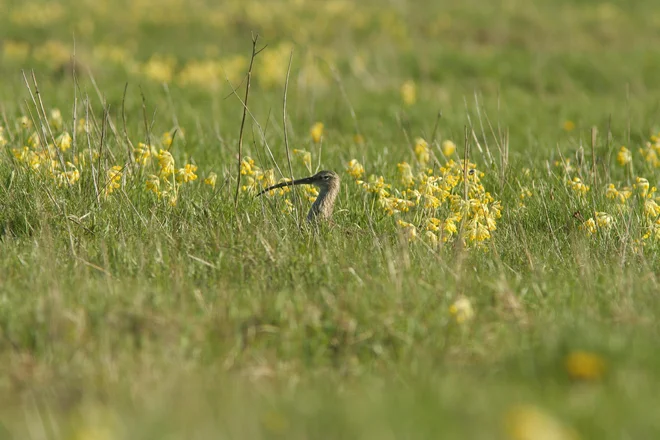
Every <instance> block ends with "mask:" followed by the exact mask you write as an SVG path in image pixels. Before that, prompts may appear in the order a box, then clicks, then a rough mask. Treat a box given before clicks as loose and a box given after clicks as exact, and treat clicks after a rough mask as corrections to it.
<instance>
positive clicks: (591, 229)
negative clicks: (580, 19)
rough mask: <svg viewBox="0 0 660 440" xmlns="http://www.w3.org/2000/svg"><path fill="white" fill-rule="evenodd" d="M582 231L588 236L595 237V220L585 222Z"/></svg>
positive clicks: (581, 226) (581, 227)
mask: <svg viewBox="0 0 660 440" xmlns="http://www.w3.org/2000/svg"><path fill="white" fill-rule="evenodd" d="M580 229H582V230H583V231H585V232H586V233H587V235H593V234H595V233H596V231H597V229H596V221H595V220H594V219H593V218H590V219H589V220H587V221H585V222H584V223H582V224H581V225H580Z"/></svg>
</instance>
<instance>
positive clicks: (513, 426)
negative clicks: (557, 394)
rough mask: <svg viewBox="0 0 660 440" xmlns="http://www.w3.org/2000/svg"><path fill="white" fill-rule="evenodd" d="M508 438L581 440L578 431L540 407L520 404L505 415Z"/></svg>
mask: <svg viewBox="0 0 660 440" xmlns="http://www.w3.org/2000/svg"><path fill="white" fill-rule="evenodd" d="M505 427H506V433H507V436H508V437H507V438H509V439H511V440H532V439H534V440H537V439H552V440H579V439H580V436H579V435H578V434H577V432H576V431H575V430H574V429H573V428H571V427H569V426H566V425H564V424H563V423H562V422H561V421H560V420H559V419H557V418H555V417H554V416H552V415H551V414H550V413H548V412H546V411H543V410H542V409H540V408H537V407H535V406H531V405H520V406H515V407H513V408H510V409H509V410H508V411H507V413H506V417H505Z"/></svg>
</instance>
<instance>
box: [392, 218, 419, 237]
mask: <svg viewBox="0 0 660 440" xmlns="http://www.w3.org/2000/svg"><path fill="white" fill-rule="evenodd" d="M397 224H398V225H399V227H400V228H401V231H402V232H403V236H404V237H405V238H406V240H408V241H415V239H416V238H417V228H416V227H415V225H413V224H412V223H408V222H404V221H403V220H399V221H397Z"/></svg>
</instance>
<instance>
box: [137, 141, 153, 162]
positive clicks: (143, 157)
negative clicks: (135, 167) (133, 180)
mask: <svg viewBox="0 0 660 440" xmlns="http://www.w3.org/2000/svg"><path fill="white" fill-rule="evenodd" d="M133 154H134V155H135V161H136V162H137V163H138V164H139V165H142V166H145V165H147V164H148V163H149V161H150V159H151V146H150V145H146V144H143V143H142V142H139V143H138V146H137V148H135V149H134V150H133Z"/></svg>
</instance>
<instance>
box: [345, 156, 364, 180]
mask: <svg viewBox="0 0 660 440" xmlns="http://www.w3.org/2000/svg"><path fill="white" fill-rule="evenodd" d="M346 172H347V173H348V175H349V176H351V177H353V178H354V179H361V178H362V176H363V175H364V167H363V166H362V165H360V162H358V161H357V160H355V159H352V160H351V161H349V162H348V165H347V166H346Z"/></svg>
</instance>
